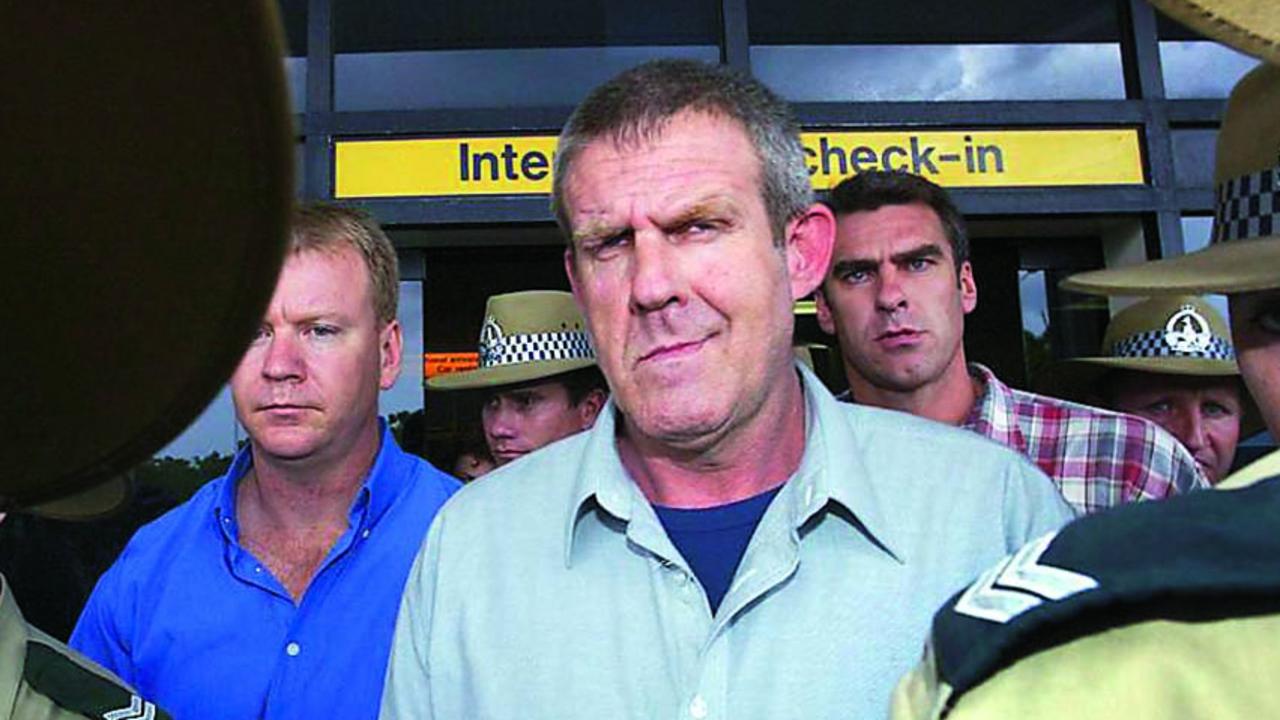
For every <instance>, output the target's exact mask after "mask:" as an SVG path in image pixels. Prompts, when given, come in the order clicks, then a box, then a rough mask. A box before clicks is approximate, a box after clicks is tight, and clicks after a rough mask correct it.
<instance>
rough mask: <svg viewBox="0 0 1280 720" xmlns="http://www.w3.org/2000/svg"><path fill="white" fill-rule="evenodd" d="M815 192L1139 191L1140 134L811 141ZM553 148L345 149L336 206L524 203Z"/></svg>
mask: <svg viewBox="0 0 1280 720" xmlns="http://www.w3.org/2000/svg"><path fill="white" fill-rule="evenodd" d="M802 140H803V142H804V149H805V155H806V156H807V158H808V159H807V162H808V165H809V173H810V175H811V176H812V177H813V185H814V187H815V188H818V189H827V188H829V187H831V186H832V185H835V184H836V183H837V182H839V181H840V179H841V178H844V177H846V176H848V175H852V174H855V173H858V172H862V171H864V170H909V171H911V172H914V173H918V174H920V175H923V176H925V177H927V178H929V179H930V180H933V181H934V182H936V183H938V184H939V185H944V186H947V187H1055V186H1065V185H1139V184H1142V183H1144V182H1145V181H1146V178H1145V177H1144V174H1143V170H1142V151H1141V144H1140V142H1139V140H1138V131H1137V130H1136V129H1133V128H1114V129H1105V130H940V131H926V132H905V131H901V130H893V131H881V130H876V131H868V132H817V131H815V132H807V133H804V134H803V136H802ZM555 145H556V138H555V136H552V135H539V136H525V137H467V138H432V139H416V140H344V141H339V142H338V143H337V146H336V149H335V153H336V157H335V170H334V173H335V185H336V187H335V190H334V194H335V196H336V197H339V198H367V197H434V196H457V195H528V194H547V193H550V192H551V167H552V164H553V163H554V157H555Z"/></svg>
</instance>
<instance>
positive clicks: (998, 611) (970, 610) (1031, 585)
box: [954, 531, 1098, 624]
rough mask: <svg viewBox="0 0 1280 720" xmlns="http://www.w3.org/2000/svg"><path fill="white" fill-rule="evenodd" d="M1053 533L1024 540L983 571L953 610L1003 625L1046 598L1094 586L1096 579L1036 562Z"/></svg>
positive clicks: (1066, 596) (1077, 591)
mask: <svg viewBox="0 0 1280 720" xmlns="http://www.w3.org/2000/svg"><path fill="white" fill-rule="evenodd" d="M1057 535H1058V533H1057V531H1054V532H1051V533H1048V534H1046V535H1044V536H1043V537H1041V538H1040V539H1038V540H1034V541H1032V542H1030V543H1027V544H1026V545H1025V546H1023V548H1022V549H1021V550H1019V551H1018V552H1016V553H1014V554H1013V555H1010V556H1009V557H1008V558H1006V559H1005V560H1004V562H1002V563H1000V564H998V565H996V566H995V567H993V568H991V569H990V570H987V571H986V572H985V573H983V574H982V576H981V577H979V578H978V580H977V581H976V582H974V583H973V585H970V586H969V589H967V590H965V591H964V594H963V595H961V596H960V599H959V600H957V601H956V604H955V608H954V609H955V612H957V613H960V614H961V615H968V616H970V617H975V618H978V619H979V620H988V621H990V622H994V623H1001V624H1004V623H1007V622H1009V621H1010V620H1012V619H1013V618H1015V617H1017V616H1019V615H1021V614H1022V613H1024V612H1026V611H1028V610H1030V609H1032V608H1034V607H1036V606H1037V605H1039V604H1040V603H1043V602H1044V601H1046V600H1062V599H1064V598H1068V597H1071V596H1072V595H1075V594H1076V593H1081V592H1084V591H1086V590H1093V589H1094V588H1096V587H1098V581H1097V580H1094V579H1093V578H1091V577H1089V576H1088V575H1084V574H1082V573H1078V572H1074V571H1072V570H1066V569H1063V568H1059V567H1054V566H1052V565H1047V564H1044V563H1042V562H1041V561H1040V558H1041V556H1042V555H1044V553H1045V551H1046V550H1048V549H1049V545H1050V544H1051V543H1052V542H1053V539H1054V538H1055V537H1057Z"/></svg>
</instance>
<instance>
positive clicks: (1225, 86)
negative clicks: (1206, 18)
mask: <svg viewBox="0 0 1280 720" xmlns="http://www.w3.org/2000/svg"><path fill="white" fill-rule="evenodd" d="M1157 22H1158V24H1157V29H1158V32H1159V36H1160V64H1161V66H1162V67H1163V68H1164V89H1165V95H1167V96H1168V97H1171V98H1225V97H1226V96H1227V95H1229V94H1231V87H1232V86H1233V85H1235V84H1236V81H1237V80H1239V79H1240V78H1241V77H1243V76H1244V74H1245V73H1247V72H1249V71H1250V70H1252V69H1253V68H1254V67H1256V66H1257V65H1258V60H1257V59H1256V58H1253V57H1250V56H1248V55H1245V54H1244V53H1242V52H1238V51H1236V50H1233V49H1231V48H1229V47H1227V46H1226V45H1222V44H1220V43H1216V42H1213V41H1212V40H1206V39H1204V37H1202V36H1200V35H1198V34H1197V33H1195V32H1194V31H1192V30H1189V29H1188V28H1186V27H1185V26H1183V25H1180V24H1178V23H1176V22H1174V21H1173V20H1170V19H1169V18H1168V17H1166V16H1164V15H1160V16H1159V18H1158V21H1157Z"/></svg>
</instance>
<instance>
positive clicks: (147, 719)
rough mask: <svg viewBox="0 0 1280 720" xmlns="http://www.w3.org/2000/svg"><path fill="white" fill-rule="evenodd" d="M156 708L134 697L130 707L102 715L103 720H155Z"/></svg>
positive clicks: (130, 701) (131, 699) (109, 711)
mask: <svg viewBox="0 0 1280 720" xmlns="http://www.w3.org/2000/svg"><path fill="white" fill-rule="evenodd" d="M155 717H156V706H155V705H152V704H151V703H150V702H148V701H146V700H143V699H142V698H140V697H138V696H137V695H134V696H133V697H132V698H130V699H129V706H128V707H122V708H118V709H116V710H108V711H107V712H104V713H102V720H155Z"/></svg>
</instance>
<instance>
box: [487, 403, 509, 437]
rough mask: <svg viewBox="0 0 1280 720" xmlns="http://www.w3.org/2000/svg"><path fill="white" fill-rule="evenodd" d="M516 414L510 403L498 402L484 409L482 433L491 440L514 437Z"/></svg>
mask: <svg viewBox="0 0 1280 720" xmlns="http://www.w3.org/2000/svg"><path fill="white" fill-rule="evenodd" d="M516 427H517V426H516V412H515V410H514V409H513V408H512V407H511V404H510V403H507V402H503V401H499V402H497V403H495V404H494V405H493V406H491V407H486V408H485V409H484V431H485V433H486V434H488V435H489V437H493V438H513V437H515V436H516Z"/></svg>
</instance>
